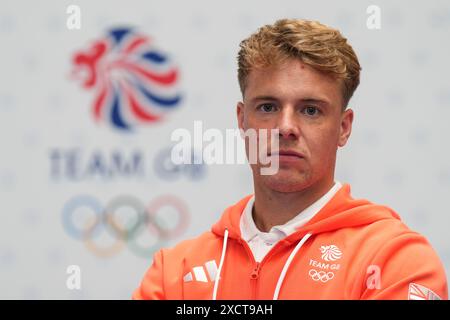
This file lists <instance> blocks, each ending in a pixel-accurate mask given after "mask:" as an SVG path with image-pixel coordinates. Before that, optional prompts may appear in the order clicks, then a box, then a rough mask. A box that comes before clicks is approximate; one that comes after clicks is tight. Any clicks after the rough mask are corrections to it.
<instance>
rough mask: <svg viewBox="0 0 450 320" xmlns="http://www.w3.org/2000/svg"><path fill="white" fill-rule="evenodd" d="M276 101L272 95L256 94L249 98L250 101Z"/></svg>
mask: <svg viewBox="0 0 450 320" xmlns="http://www.w3.org/2000/svg"><path fill="white" fill-rule="evenodd" d="M262 100H264V101H278V99H277V98H275V97H273V96H257V97H254V98H252V99H250V101H251V102H257V101H262Z"/></svg>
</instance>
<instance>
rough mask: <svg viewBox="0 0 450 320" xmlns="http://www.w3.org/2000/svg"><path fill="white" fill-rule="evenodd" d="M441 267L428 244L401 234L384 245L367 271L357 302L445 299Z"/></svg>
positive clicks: (443, 273)
mask: <svg viewBox="0 0 450 320" xmlns="http://www.w3.org/2000/svg"><path fill="white" fill-rule="evenodd" d="M447 290H448V289H447V278H446V275H445V271H444V267H443V265H442V263H441V261H440V259H439V257H438V256H437V254H436V252H435V251H434V250H433V248H432V247H431V245H430V244H429V243H428V241H427V240H426V239H425V238H424V237H423V236H421V235H419V234H417V233H405V234H402V235H400V236H397V237H396V238H394V239H393V240H391V241H388V242H387V243H386V244H385V245H383V246H382V248H381V249H380V250H379V251H378V252H377V253H376V254H375V256H374V258H373V260H372V263H371V265H370V266H368V268H367V272H366V276H365V283H364V284H363V290H362V295H361V299H384V300H391V299H392V300H436V299H445V300H447V299H448V291H447Z"/></svg>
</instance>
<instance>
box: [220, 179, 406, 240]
mask: <svg viewBox="0 0 450 320" xmlns="http://www.w3.org/2000/svg"><path fill="white" fill-rule="evenodd" d="M251 197H252V195H248V196H246V197H245V198H243V199H241V200H240V201H238V202H237V203H236V204H234V205H232V206H230V207H228V208H227V209H225V211H224V212H223V214H222V216H221V218H220V220H219V221H218V222H217V223H216V224H214V225H213V227H212V232H213V233H215V234H217V235H219V236H223V235H224V233H225V230H228V236H229V237H230V238H233V239H241V231H240V219H241V215H242V213H243V211H244V208H245V206H246V205H247V202H248V201H249V199H250V198H251ZM383 219H398V220H400V217H399V215H398V214H397V213H396V212H394V211H393V210H392V209H390V208H388V207H386V206H382V205H377V204H373V203H371V202H370V201H368V200H365V199H353V198H352V196H351V194H350V185H349V184H344V185H343V186H342V187H341V188H340V189H339V190H338V191H337V192H336V194H335V195H334V196H333V197H332V198H331V199H330V201H328V203H327V204H326V205H325V206H324V207H323V208H322V209H321V210H320V211H319V212H318V213H317V214H316V215H315V216H314V217H313V218H312V219H311V220H310V221H309V222H308V223H307V224H305V225H304V226H303V227H301V228H299V229H297V232H295V233H294V234H292V235H290V236H288V237H287V238H285V241H288V242H296V241H298V239H299V238H301V237H302V236H303V235H305V234H307V233H311V234H318V233H322V232H328V231H333V230H337V229H341V228H344V227H357V226H363V225H368V224H371V223H373V222H375V221H378V220H383Z"/></svg>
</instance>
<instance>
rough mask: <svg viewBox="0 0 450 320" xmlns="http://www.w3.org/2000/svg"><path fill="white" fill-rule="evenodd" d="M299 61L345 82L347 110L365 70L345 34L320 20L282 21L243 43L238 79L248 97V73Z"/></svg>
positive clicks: (344, 95) (266, 27)
mask: <svg viewBox="0 0 450 320" xmlns="http://www.w3.org/2000/svg"><path fill="white" fill-rule="evenodd" d="M288 58H296V59H299V60H301V61H302V62H303V63H305V64H307V65H309V66H311V67H312V68H314V69H315V70H317V71H320V72H323V73H324V74H326V75H329V76H331V77H333V78H334V79H339V80H341V81H342V97H343V102H344V105H343V109H345V108H346V106H347V104H348V102H349V100H350V98H351V97H352V95H353V93H354V92H355V90H356V88H357V87H358V85H359V73H360V70H361V67H360V65H359V61H358V57H357V56H356V54H355V52H354V51H353V48H352V47H351V46H350V45H349V44H348V43H347V39H346V38H344V37H343V36H342V35H341V33H340V32H339V31H338V30H336V29H333V28H330V27H328V26H325V25H323V24H321V23H319V22H317V21H309V20H300V19H281V20H278V21H276V22H275V23H274V24H273V25H265V26H263V27H261V28H260V29H259V30H258V31H257V32H256V33H254V34H252V35H251V36H250V37H249V38H247V39H245V40H243V41H242V42H241V43H240V50H239V53H238V79H239V86H240V88H241V92H242V95H244V92H245V88H246V84H247V83H246V82H247V78H248V74H249V73H250V71H251V70H252V69H253V68H264V67H268V66H272V65H275V64H278V63H282V62H283V61H284V60H286V59H288Z"/></svg>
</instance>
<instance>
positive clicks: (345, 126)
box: [338, 109, 353, 147]
mask: <svg viewBox="0 0 450 320" xmlns="http://www.w3.org/2000/svg"><path fill="white" fill-rule="evenodd" d="M352 124H353V110H352V109H347V110H345V111H344V112H343V113H342V115H341V126H340V130H339V141H338V146H339V147H343V146H345V144H346V143H347V140H348V138H349V137H350V134H351V133H352Z"/></svg>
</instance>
